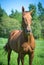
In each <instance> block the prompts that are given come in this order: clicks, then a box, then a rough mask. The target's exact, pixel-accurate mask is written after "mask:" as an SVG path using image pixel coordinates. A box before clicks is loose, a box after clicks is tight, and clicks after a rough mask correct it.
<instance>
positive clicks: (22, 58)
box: [21, 54, 24, 65]
mask: <svg viewBox="0 0 44 65" xmlns="http://www.w3.org/2000/svg"><path fill="white" fill-rule="evenodd" d="M21 63H22V65H24V55H23V54H22V55H21Z"/></svg>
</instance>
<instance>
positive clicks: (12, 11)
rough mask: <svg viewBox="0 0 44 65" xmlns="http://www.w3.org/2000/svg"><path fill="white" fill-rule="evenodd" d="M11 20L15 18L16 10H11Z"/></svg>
mask: <svg viewBox="0 0 44 65" xmlns="http://www.w3.org/2000/svg"><path fill="white" fill-rule="evenodd" d="M9 16H10V17H11V18H14V10H13V9H12V10H11V14H10V15H9Z"/></svg>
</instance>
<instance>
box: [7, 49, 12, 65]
mask: <svg viewBox="0 0 44 65" xmlns="http://www.w3.org/2000/svg"><path fill="white" fill-rule="evenodd" d="M11 51H12V50H11V49H9V50H8V65H10V55H11Z"/></svg>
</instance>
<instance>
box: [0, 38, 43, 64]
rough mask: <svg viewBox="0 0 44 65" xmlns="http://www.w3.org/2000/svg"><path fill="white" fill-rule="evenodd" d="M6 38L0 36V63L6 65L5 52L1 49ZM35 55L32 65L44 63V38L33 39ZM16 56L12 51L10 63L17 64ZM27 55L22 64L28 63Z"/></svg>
mask: <svg viewBox="0 0 44 65" xmlns="http://www.w3.org/2000/svg"><path fill="white" fill-rule="evenodd" d="M6 42H7V39H5V38H0V65H7V54H6V55H5V52H4V50H3V46H4V45H5V44H6ZM35 42H36V48H35V54H34V55H35V56H34V59H33V65H44V40H35ZM17 56H18V54H17V53H15V52H13V51H12V54H11V60H10V65H17ZM28 59H29V58H28V55H26V56H25V58H24V60H25V61H24V64H25V65H29V64H28Z"/></svg>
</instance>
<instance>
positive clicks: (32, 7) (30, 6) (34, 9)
mask: <svg viewBox="0 0 44 65" xmlns="http://www.w3.org/2000/svg"><path fill="white" fill-rule="evenodd" d="M31 10H33V13H32V17H33V19H34V17H35V15H36V6H35V5H33V4H30V5H29V11H31Z"/></svg>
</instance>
